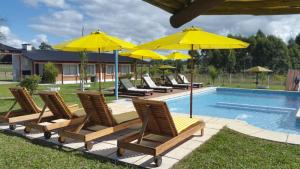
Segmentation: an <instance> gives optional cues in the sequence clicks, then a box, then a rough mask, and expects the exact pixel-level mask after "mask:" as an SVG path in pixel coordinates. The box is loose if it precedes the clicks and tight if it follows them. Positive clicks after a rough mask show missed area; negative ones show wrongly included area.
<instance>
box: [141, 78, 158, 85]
mask: <svg viewBox="0 0 300 169" xmlns="http://www.w3.org/2000/svg"><path fill="white" fill-rule="evenodd" d="M143 79H144V81H145V82H146V84H147V85H148V86H149V87H150V88H151V87H157V86H156V84H155V83H154V82H153V80H152V79H151V77H150V76H143Z"/></svg>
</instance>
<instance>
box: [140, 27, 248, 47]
mask: <svg viewBox="0 0 300 169" xmlns="http://www.w3.org/2000/svg"><path fill="white" fill-rule="evenodd" d="M248 46H249V44H248V43H245V42H242V41H240V40H236V39H232V38H228V37H225V36H221V35H216V34H213V33H209V32H205V31H203V30H202V29H200V28H197V27H191V28H187V29H184V30H183V31H182V32H178V33H175V34H172V35H169V36H166V37H163V38H160V39H157V40H154V41H152V42H148V43H145V44H142V45H140V46H138V48H140V49H150V50H159V49H162V50H200V49H238V48H247V47H248Z"/></svg>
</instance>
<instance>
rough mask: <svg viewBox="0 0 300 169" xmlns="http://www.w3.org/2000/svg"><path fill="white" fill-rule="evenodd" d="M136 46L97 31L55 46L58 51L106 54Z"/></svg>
mask: <svg viewBox="0 0 300 169" xmlns="http://www.w3.org/2000/svg"><path fill="white" fill-rule="evenodd" d="M134 47H135V45H134V44H132V43H129V42H126V41H123V40H121V39H118V38H116V37H114V36H110V35H108V34H106V33H104V32H100V31H96V32H92V33H91V34H89V35H86V36H83V37H80V38H77V39H74V40H71V41H67V42H63V43H60V44H58V45H54V46H53V48H54V49H56V50H63V51H77V52H82V51H84V50H86V51H89V52H99V51H101V52H106V51H113V50H122V49H132V48H134Z"/></svg>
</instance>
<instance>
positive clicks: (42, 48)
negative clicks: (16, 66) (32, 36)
mask: <svg viewBox="0 0 300 169" xmlns="http://www.w3.org/2000/svg"><path fill="white" fill-rule="evenodd" d="M39 49H40V50H53V48H52V46H51V45H49V44H47V43H46V42H42V43H41V44H40V46H39Z"/></svg>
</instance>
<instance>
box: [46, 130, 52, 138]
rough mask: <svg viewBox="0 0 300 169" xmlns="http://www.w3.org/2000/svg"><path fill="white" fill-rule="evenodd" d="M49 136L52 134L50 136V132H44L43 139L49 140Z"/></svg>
mask: <svg viewBox="0 0 300 169" xmlns="http://www.w3.org/2000/svg"><path fill="white" fill-rule="evenodd" d="M51 136H52V134H51V132H50V131H45V132H44V137H45V139H47V140H48V139H50V138H51Z"/></svg>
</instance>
